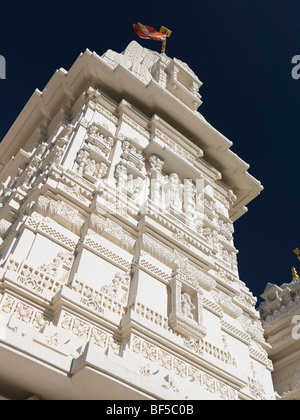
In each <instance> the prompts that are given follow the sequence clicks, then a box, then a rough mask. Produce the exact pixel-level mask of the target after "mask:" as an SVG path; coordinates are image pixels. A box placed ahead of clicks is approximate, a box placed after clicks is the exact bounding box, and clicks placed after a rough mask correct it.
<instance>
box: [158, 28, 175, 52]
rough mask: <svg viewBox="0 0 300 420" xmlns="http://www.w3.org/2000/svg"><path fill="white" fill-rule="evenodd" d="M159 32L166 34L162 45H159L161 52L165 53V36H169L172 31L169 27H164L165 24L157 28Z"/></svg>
mask: <svg viewBox="0 0 300 420" xmlns="http://www.w3.org/2000/svg"><path fill="white" fill-rule="evenodd" d="M159 32H161V33H163V34H166V39H165V41H162V46H161V52H162V53H165V52H166V46H167V38H169V37H170V35H171V33H172V31H170V29H168V28H166V27H165V26H162V27H161V28H160V30H159Z"/></svg>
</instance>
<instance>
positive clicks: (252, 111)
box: [0, 0, 300, 297]
mask: <svg viewBox="0 0 300 420" xmlns="http://www.w3.org/2000/svg"><path fill="white" fill-rule="evenodd" d="M0 13H1V16H0V40H1V43H0V55H2V56H4V57H5V59H6V63H7V79H6V80H0V121H1V124H0V139H2V138H3V137H4V135H5V134H6V132H7V131H8V129H9V128H10V126H11V125H12V124H13V122H14V120H15V119H16V117H17V116H18V114H19V113H20V111H21V110H22V108H23V107H24V105H25V104H26V102H27V100H28V99H29V97H30V96H31V94H32V93H33V91H34V89H36V88H39V89H41V90H42V89H43V88H44V86H45V85H46V84H47V82H48V80H49V79H50V77H51V76H52V75H53V73H54V72H55V70H56V69H57V68H60V67H64V68H65V69H67V70H68V69H69V68H70V67H71V65H72V64H73V62H74V61H75V59H76V58H77V57H78V55H79V54H80V52H83V51H84V50H85V49H86V48H89V49H90V50H92V51H96V52H97V53H98V54H99V55H102V54H103V53H104V52H105V51H106V50H107V49H113V50H115V51H117V52H121V51H123V50H124V49H125V47H126V46H127V44H128V43H129V42H130V41H131V40H133V39H135V40H137V41H138V42H139V43H140V44H141V45H143V46H144V47H147V48H150V49H153V50H156V51H160V47H161V43H160V42H156V41H151V40H142V39H140V38H138V37H137V36H136V35H135V33H134V32H133V28H132V24H133V23H135V22H142V23H143V24H144V25H149V26H152V27H154V28H156V29H158V30H159V28H160V26H161V25H164V26H166V27H167V28H169V29H171V30H172V31H173V33H172V36H171V38H170V39H169V40H168V42H167V51H166V53H167V55H169V56H170V57H177V58H179V59H180V60H182V61H185V62H186V63H188V64H189V66H190V67H191V68H192V69H193V70H194V72H195V73H196V74H197V75H198V77H199V79H200V80H201V81H202V82H203V86H202V88H201V91H200V93H201V95H202V97H203V98H202V99H203V105H202V106H201V107H200V108H199V111H200V112H201V113H202V114H203V115H204V116H205V118H206V119H207V120H208V121H209V122H210V123H211V124H212V125H213V126H214V127H215V128H216V129H218V130H219V131H220V132H221V133H222V134H224V135H225V136H226V137H228V138H229V139H230V140H231V141H232V142H233V147H232V150H233V151H234V152H235V153H237V154H238V155H239V156H240V157H241V158H242V159H244V160H245V161H246V162H247V163H249V164H250V170H249V171H250V173H251V174H252V175H253V176H254V177H256V178H257V179H259V180H260V181H261V182H262V184H263V185H264V188H265V189H264V191H263V192H262V194H261V195H260V196H259V197H258V198H256V199H255V200H254V201H253V202H252V203H250V204H249V206H248V207H249V212H248V213H247V214H246V215H244V216H243V217H242V218H241V219H240V220H239V221H237V222H236V223H235V231H236V232H235V244H236V247H237V248H238V249H239V251H240V253H239V255H238V261H239V270H240V277H241V280H243V281H244V282H245V283H246V284H247V285H248V287H249V288H250V289H251V290H252V291H253V293H254V294H255V295H256V296H257V297H258V296H259V295H260V294H261V293H262V292H263V289H264V287H265V285H266V283H267V282H272V283H277V284H281V283H283V282H289V281H290V280H291V267H292V265H295V266H296V268H299V272H300V267H299V265H298V261H297V259H296V257H295V256H294V254H293V253H292V250H293V249H294V248H295V247H296V246H298V247H300V235H299V233H300V225H299V222H298V212H299V198H298V195H299V193H298V166H299V158H300V156H299V151H300V147H299V134H298V133H299V122H300V115H299V110H300V106H299V105H300V79H299V80H294V79H293V78H292V76H291V71H292V68H293V65H292V63H291V60H292V57H293V56H294V55H299V54H300V43H299V37H300V31H299V19H300V3H299V1H298V0H284V1H283V0H251V1H246V0H226V1H224V0H193V1H191V0H186V1H181V2H178V1H177V2H176V1H170V0H165V1H163V2H141V1H129V2H125V1H119V0H115V1H111V2H108V1H106V2H101V1H90V0H86V1H85V2H77V1H69V0H66V1H57V0H53V1H51V2H39V3H37V2H34V1H32V0H27V1H26V2H25V1H18V0H14V1H11V2H5V4H2V5H1V9H0Z"/></svg>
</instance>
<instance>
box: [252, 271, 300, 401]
mask: <svg viewBox="0 0 300 420" xmlns="http://www.w3.org/2000/svg"><path fill="white" fill-rule="evenodd" d="M295 277H296V278H294V279H293V280H292V281H291V282H290V283H284V284H282V285H281V286H278V285H276V284H272V283H268V284H267V286H266V288H265V290H264V293H263V294H262V298H263V302H262V303H261V304H260V306H259V310H260V314H261V319H262V323H263V328H264V333H265V338H266V341H267V342H268V343H269V345H270V350H269V357H270V359H271V360H272V362H273V364H274V370H273V382H274V389H275V391H276V392H277V394H278V395H279V396H280V397H281V399H282V400H300V369H299V366H300V362H299V360H300V353H299V340H300V335H299V332H300V327H299V322H300V281H299V278H298V275H296V276H295Z"/></svg>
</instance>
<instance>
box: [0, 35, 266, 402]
mask: <svg viewBox="0 0 300 420" xmlns="http://www.w3.org/2000/svg"><path fill="white" fill-rule="evenodd" d="M97 57H98V56H97ZM94 58H95V56H94V55H92V54H91V53H90V52H88V51H87V52H86V53H84V55H83V56H81V57H80V58H79V59H78V60H77V62H76V63H75V64H74V66H73V67H72V69H71V70H70V71H69V74H70V77H71V76H72V80H73V81H75V80H77V82H76V83H79V82H78V78H76V77H75V75H76V74H77V73H78V72H79V73H78V74H80V76H78V77H79V78H80V77H81V78H82V77H85V76H83V72H81V73H80V69H81V68H86V69H91V74H93V75H94V76H93V77H95V74H101V71H100V70H101V69H105V71H106V73H105V74H104V73H103V74H104V75H103V80H102V88H101V89H98V88H97V87H96V86H97V78H98V77H100V76H97V77H96V80H94V82H93V83H92V84H91V80H92V76H91V77H87V76H86V77H87V79H86V80H82V84H81V86H85V88H84V89H83V90H82V91H80V90H79V88H78V85H77V84H76V83H75V82H74V83H75V84H76V86H75V85H72V84H71V85H72V86H73V87H72V89H73V90H72V95H71V97H68V96H64V95H67V93H66V91H67V92H68V89H71V88H70V86H69V87H68V89H67V88H65V89H64V88H63V85H64V83H66V82H65V80H66V77H67V76H66V75H68V73H67V72H66V73H65V74H62V75H61V79H60V81H58V80H59V79H58V78H57V79H55V80H52V81H50V82H49V83H54V84H55V83H60V85H59V86H58V88H57V89H52V90H49V91H52V92H56V91H57V92H59V93H58V94H59V95H62V98H63V99H64V101H65V102H64V103H65V105H64V106H63V107H62V108H55V107H52V108H49V109H47V113H48V114H47V118H46V117H45V116H44V115H43V114H41V118H40V124H38V125H36V119H35V120H34V119H33V117H32V121H31V119H30V118H29V119H28V122H27V124H32V127H31V128H32V130H31V132H30V134H28V136H27V134H26V133H27V132H28V133H29V130H25V129H24V135H23V136H22V137H21V138H17V136H16V137H15V142H11V141H9V140H10V137H11V136H14V130H12V131H11V132H9V133H8V137H7V138H5V139H4V141H3V142H2V143H1V146H0V148H1V147H2V156H3V158H2V161H1V165H2V170H1V173H0V177H1V185H2V191H1V208H0V235H1V245H0V252H1V280H0V327H1V336H0V345H1V346H0V351H1V357H2V355H3V357H8V358H9V360H10V361H15V362H16V366H18V367H17V368H16V369H19V370H18V372H17V373H16V374H15V375H13V376H12V375H11V374H10V372H9V370H8V369H4V370H3V371H2V372H0V394H3V395H6V396H7V397H8V398H12V399H13V398H28V397H30V395H36V394H38V395H39V396H40V398H42V399H56V398H58V399H59V398H64V399H77V398H78V396H80V398H82V399H94V398H96V399H118V398H120V399H136V398H137V399H221V400H232V399H233V400H239V399H241V400H256V399H259V400H260V399H274V390H273V385H272V380H271V371H272V363H271V361H270V360H269V358H268V355H267V351H266V350H267V349H268V344H267V343H266V342H265V340H264V337H263V330H262V326H261V323H260V321H259V315H258V312H257V311H256V309H255V304H256V298H254V297H253V295H252V293H251V292H250V291H249V289H248V288H247V286H246V285H245V284H244V283H243V282H242V280H241V279H240V278H239V273H238V267H237V253H238V251H237V249H236V248H235V246H234V240H233V233H234V228H233V221H234V220H236V218H238V217H240V215H241V214H243V213H244V212H245V205H246V204H247V202H248V201H249V200H251V199H252V197H254V196H255V195H257V194H258V193H259V192H260V190H261V185H260V183H259V182H258V181H256V180H255V179H254V178H253V177H251V176H250V175H249V174H248V172H247V165H246V164H245V163H244V162H243V161H242V160H241V159H239V158H238V157H236V155H235V154H233V153H231V152H230V150H229V145H230V142H229V141H228V140H227V139H225V138H224V137H223V136H222V135H221V134H220V133H218V132H217V131H216V130H214V129H213V128H212V127H211V126H209V125H208V124H207V123H206V121H205V119H204V118H203V116H202V115H201V114H199V113H198V112H196V111H195V109H196V108H197V107H198V106H199V105H200V104H201V101H200V95H199V93H198V89H199V87H200V86H201V82H200V81H199V79H198V78H197V77H196V76H195V74H194V73H193V72H192V71H191V70H190V69H189V67H188V66H187V65H186V64H185V63H182V62H181V61H180V60H177V59H173V60H171V59H169V58H168V57H166V56H165V55H164V54H157V53H154V52H152V51H150V50H146V49H143V48H142V47H140V46H139V45H138V44H137V43H135V42H133V43H131V44H129V46H128V47H127V49H126V50H125V52H124V53H122V54H117V53H114V52H112V51H108V52H107V53H106V54H104V55H103V56H102V57H98V58H97V60H96V61H95V62H94V61H93V60H94ZM85 60H87V61H86V62H85ZM138 62H139V63H140V64H139V65H137V63H138ZM83 66H85V67H83ZM98 70H99V73H98ZM86 71H89V70H86ZM103 71H104V70H103ZM118 72H121V73H122V75H123V76H124V77H125V78H127V79H128V80H127V79H126V83H127V84H128V89H129V88H130V92H131V95H133V97H134V95H135V94H136V95H137V97H136V102H135V101H134V100H133V103H131V102H130V101H129V99H128V98H129V97H130V95H129V94H127V93H126V87H125V88H124V87H122V86H121V85H120V84H122V80H123V79H122V78H120V79H119V82H118V83H119V84H118V83H113V80H110V79H106V77H115V75H116V74H117V73H118ZM107 75H109V76H107ZM57 77H58V76H57ZM141 82H142V83H144V86H141ZM146 85H147V89H148V88H149V95H151V98H152V99H153V98H156V99H155V100H157V102H160V101H162V103H163V102H164V101H167V102H166V104H168V103H170V110H168V106H169V105H166V106H165V108H164V112H165V115H166V117H165V118H164V119H163V118H162V117H161V116H160V115H161V112H160V108H159V106H158V105H157V106H156V108H154V109H156V111H155V112H153V111H151V112H150V111H149V110H147V109H146V108H143V112H142V111H141V110H139V109H138V107H137V103H139V102H138V95H140V93H141V90H143V89H145V90H146ZM112 86H113V89H116V92H115V94H114V95H112V96H111V97H110V95H109V93H108V92H109V91H110V90H109V89H111V88H112ZM126 86H127V85H126ZM137 86H139V88H138V89H137ZM106 87H107V89H106ZM108 88H109V89H108ZM118 89H119V90H118ZM122 89H123V90H122ZM124 89H125V90H124ZM151 89H153V92H154V93H155V95H154V93H153V92H152V91H151ZM135 91H136V93H134V92H135ZM120 92H123V93H122V95H123V96H122V97H120ZM142 94H143V92H142ZM153 95H154V96H153ZM117 97H119V100H118V101H116V98H117ZM71 98H72V99H71ZM152 99H149V100H152ZM56 102H57V103H60V104H61V103H62V100H60V101H59V100H58V98H54V99H53V103H56ZM28 106H29V105H28ZM145 106H146V105H145ZM179 111H181V112H182V116H181V117H180V118H179V119H178V127H179V128H180V129H179V128H178V127H177V128H176V129H175V128H174V127H173V126H172V125H171V123H170V122H169V118H168V117H167V115H168V112H169V113H170V116H172V113H174V114H176V113H177V112H179ZM43 112H46V111H45V110H44V109H41V113H43ZM175 117H176V115H175ZM21 118H22V115H21ZM192 121H194V122H195V123H196V125H197V132H199V134H198V137H199V139H198V140H199V141H198V142H197V139H196V137H195V135H196V134H195V133H192V132H189V130H187V127H186V125H189V124H190V123H191V122H192ZM24 124H25V123H24ZM190 126H191V127H192V126H193V125H192V124H190ZM204 127H206V128H205V129H204ZM205 130H211V136H207V139H205V141H202V140H201V139H200V138H205V136H206V134H205V132H206V131H205ZM202 131H203V133H204V134H203V135H200V133H202ZM200 140H201V141H200ZM226 145H227V146H226ZM219 149H220V150H221V151H220V150H219ZM206 151H207V153H206ZM204 152H205V158H204ZM216 159H218V160H219V161H220V164H218V165H216V164H215V163H213V162H215V160H216ZM216 167H218V169H216ZM232 168H233V169H232ZM240 180H241V181H240ZM239 182H242V183H243V188H241V187H240V185H239ZM247 200H248V201H247ZM7 349H10V353H9V352H8V350H7ZM14 349H18V354H17V353H16V352H15V350H14ZM29 349H30V350H29ZM29 356H30V357H29ZM20 360H22V361H23V366H24V371H25V369H32V371H33V372H35V373H36V375H35V377H36V379H35V380H34V381H32V382H31V381H30V378H28V377H25V373H24V372H23V371H22V369H21V368H20V367H19V365H20V363H19V362H18V361H20ZM128 371H129V372H130V375H128ZM45 374H47V375H48V376H47V375H46V376H47V377H49V375H50V377H51V380H52V381H53V382H54V383H55V384H56V386H55V387H49V385H48V383H47V381H46V380H44V379H43V378H44V376H43V375H45ZM70 378H71V379H72V383H71V381H70ZM128 378H129V379H128ZM87 382H88V383H89V384H90V386H86V385H85V384H86V383H87ZM74 389H75V390H76V392H75V393H74ZM106 389H110V390H113V392H112V393H111V394H107V392H106Z"/></svg>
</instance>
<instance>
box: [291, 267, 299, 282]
mask: <svg viewBox="0 0 300 420" xmlns="http://www.w3.org/2000/svg"><path fill="white" fill-rule="evenodd" d="M292 275H293V280H297V279H298V278H299V276H298V273H297V270H296V268H295V267H292Z"/></svg>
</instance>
